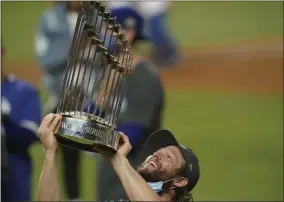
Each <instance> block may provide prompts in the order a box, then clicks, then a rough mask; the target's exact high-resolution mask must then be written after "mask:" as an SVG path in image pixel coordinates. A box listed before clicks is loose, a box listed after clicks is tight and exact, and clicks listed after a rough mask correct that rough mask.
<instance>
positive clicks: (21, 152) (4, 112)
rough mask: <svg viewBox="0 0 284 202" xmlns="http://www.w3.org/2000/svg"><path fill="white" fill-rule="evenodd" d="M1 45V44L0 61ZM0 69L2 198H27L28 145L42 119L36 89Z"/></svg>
mask: <svg viewBox="0 0 284 202" xmlns="http://www.w3.org/2000/svg"><path fill="white" fill-rule="evenodd" d="M4 51H5V50H4V48H3V47H1V59H2V61H3V56H4V53H5V52H4ZM3 69H5V67H3V65H2V71H1V92H2V94H1V141H3V142H1V146H4V147H6V149H5V148H1V152H4V153H1V157H2V158H4V159H2V160H1V162H3V163H4V167H3V165H1V168H3V169H4V170H2V171H3V173H2V176H1V200H2V201H30V200H31V186H32V183H31V177H32V175H31V174H32V159H31V156H30V154H29V148H30V146H31V145H32V144H33V143H35V142H37V141H38V138H37V135H36V132H37V129H38V127H39V124H40V122H41V103H40V96H39V93H38V90H37V89H35V88H34V87H33V86H32V85H31V84H29V83H27V82H25V81H22V80H20V79H18V78H16V77H15V75H13V74H6V73H4V72H3Z"/></svg>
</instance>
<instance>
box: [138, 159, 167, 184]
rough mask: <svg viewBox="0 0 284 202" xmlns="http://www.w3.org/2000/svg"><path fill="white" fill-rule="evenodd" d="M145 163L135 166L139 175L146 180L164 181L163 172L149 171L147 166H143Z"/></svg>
mask: <svg viewBox="0 0 284 202" xmlns="http://www.w3.org/2000/svg"><path fill="white" fill-rule="evenodd" d="M144 166H145V163H143V164H142V165H140V166H139V167H138V168H137V172H138V173H139V174H140V175H141V177H142V178H143V179H144V180H145V181H146V182H159V181H164V179H163V178H164V177H163V176H164V175H163V174H164V172H162V171H149V170H148V169H147V168H146V169H145V168H144Z"/></svg>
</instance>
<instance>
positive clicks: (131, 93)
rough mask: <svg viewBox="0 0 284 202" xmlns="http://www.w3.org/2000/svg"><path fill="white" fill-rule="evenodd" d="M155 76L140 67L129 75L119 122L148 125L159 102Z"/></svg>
mask: <svg viewBox="0 0 284 202" xmlns="http://www.w3.org/2000/svg"><path fill="white" fill-rule="evenodd" d="M157 79H158V78H156V77H154V76H151V75H149V73H148V72H147V71H144V70H143V69H142V68H141V69H138V70H137V71H134V72H133V74H132V75H131V76H130V78H129V80H128V85H127V92H126V102H127V103H126V107H125V109H126V110H125V112H123V113H122V115H121V122H127V123H133V124H139V125H141V126H142V127H149V126H150V125H151V121H152V118H153V115H154V112H155V109H156V107H157V105H158V104H159V103H158V102H159V96H160V91H159V83H158V82H157Z"/></svg>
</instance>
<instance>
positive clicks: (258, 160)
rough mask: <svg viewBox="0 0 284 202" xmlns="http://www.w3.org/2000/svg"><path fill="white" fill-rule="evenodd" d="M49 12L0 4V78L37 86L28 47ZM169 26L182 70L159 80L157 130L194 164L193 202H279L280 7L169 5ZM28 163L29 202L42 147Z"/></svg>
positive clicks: (87, 167) (88, 170) (85, 170)
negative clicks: (162, 94)
mask: <svg viewBox="0 0 284 202" xmlns="http://www.w3.org/2000/svg"><path fill="white" fill-rule="evenodd" d="M50 5H51V2H1V6H2V9H1V16H2V19H1V21H2V33H1V34H2V36H3V43H4V44H5V46H6V49H7V55H6V58H5V65H7V67H8V68H7V67H6V69H7V70H8V71H9V72H15V73H16V74H17V76H18V77H20V78H24V79H26V80H28V81H30V82H33V84H34V85H37V86H39V77H40V71H39V68H37V63H36V61H35V58H34V54H33V37H34V33H35V26H36V23H37V22H38V17H39V15H40V13H41V12H42V11H43V10H44V9H45V8H47V7H48V6H50ZM169 25H170V26H171V29H173V31H174V34H175V36H176V38H177V39H178V40H179V42H180V44H181V45H182V46H183V50H184V55H185V56H186V60H184V61H183V62H182V64H180V66H179V67H178V68H177V69H174V70H171V71H166V72H162V76H163V77H162V78H163V80H164V82H165V86H166V88H167V107H166V112H165V121H164V127H166V128H169V129H171V130H173V131H174V132H175V133H176V134H178V139H179V140H181V141H183V142H184V143H185V144H187V145H189V146H191V147H192V148H193V149H194V150H195V151H196V153H197V154H198V155H199V158H200V163H201V169H202V170H201V179H200V183H199V185H198V186H197V187H196V189H195V192H194V197H195V200H210V201H213V200H214V201H217V200H246V201H250V200H254V201H257V200H261V201H280V200H281V201H282V200H283V2H175V3H173V5H172V8H171V10H170V17H169ZM39 87H40V86H39ZM43 94H44V93H43ZM31 153H32V155H33V158H34V175H33V186H34V189H33V190H34V193H33V195H34V200H36V186H37V181H38V178H39V175H40V169H41V166H42V162H43V151H42V149H41V146H40V145H39V144H38V145H34V146H33V147H32V148H31ZM82 155H83V154H82ZM82 166H83V167H82V170H81V175H82V179H83V183H82V188H81V189H82V198H83V199H84V200H92V199H94V195H95V193H94V186H95V184H94V181H95V180H94V179H95V173H96V172H95V170H96V164H95V160H94V158H91V157H86V156H85V155H83V162H82ZM19 169H20V168H19ZM110 186H111V185H110Z"/></svg>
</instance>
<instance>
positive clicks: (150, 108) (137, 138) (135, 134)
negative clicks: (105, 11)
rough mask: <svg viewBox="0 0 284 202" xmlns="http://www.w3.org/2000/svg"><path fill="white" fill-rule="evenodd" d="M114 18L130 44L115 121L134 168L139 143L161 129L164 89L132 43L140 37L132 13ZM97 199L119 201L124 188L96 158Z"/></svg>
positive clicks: (135, 18) (106, 165)
mask: <svg viewBox="0 0 284 202" xmlns="http://www.w3.org/2000/svg"><path fill="white" fill-rule="evenodd" d="M114 16H115V17H116V19H117V20H116V22H117V23H119V24H121V25H122V28H123V29H124V36H125V40H128V41H129V43H130V44H131V45H132V46H134V47H133V48H134V49H132V50H133V62H132V71H133V72H132V73H131V74H130V75H129V77H128V82H127V86H126V92H125V97H124V99H123V102H122V107H121V111H120V114H119V118H118V122H117V130H118V131H121V132H123V133H125V134H127V136H128V138H129V140H130V143H131V145H132V150H131V152H130V153H129V154H128V159H129V162H130V163H131V165H132V166H134V167H137V166H138V165H139V164H140V163H141V161H140V157H141V158H142V157H143V155H144V150H143V145H144V143H145V142H146V141H147V139H148V137H149V135H150V134H152V133H153V132H154V131H156V130H158V129H160V128H161V123H162V117H163V110H164V88H163V85H162V83H161V80H160V75H159V72H158V71H157V68H156V66H155V65H153V64H152V62H151V61H149V60H147V59H145V57H143V55H141V54H140V53H139V52H138V51H137V50H135V46H136V45H137V42H138V41H140V40H143V37H142V36H141V35H140V34H141V33H140V32H139V30H140V27H139V26H140V24H137V23H136V21H137V20H139V19H137V16H136V15H131V16H130V15H128V16H119V15H118V14H116V15H113V17H114ZM97 165H98V172H97V179H98V181H97V186H96V187H97V191H96V194H97V198H96V200H97V201H109V200H119V199H121V198H125V197H126V195H125V191H124V189H123V186H122V185H121V182H120V180H119V178H118V177H117V175H116V174H115V172H114V171H113V169H112V168H111V166H110V165H109V164H108V163H107V162H106V161H105V160H104V159H103V158H102V157H101V156H99V157H98V164H97Z"/></svg>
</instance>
